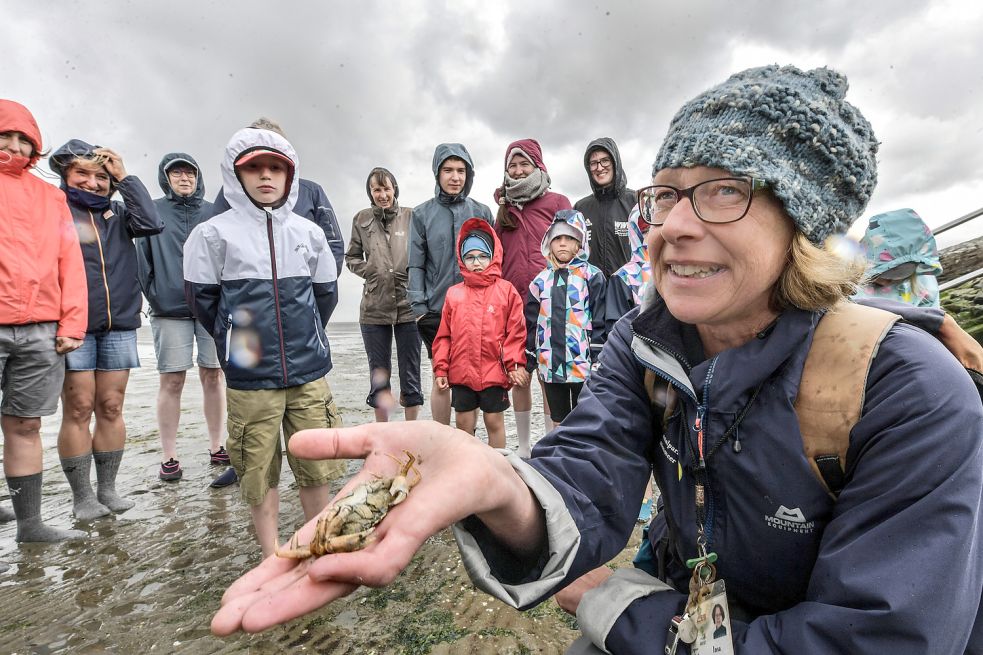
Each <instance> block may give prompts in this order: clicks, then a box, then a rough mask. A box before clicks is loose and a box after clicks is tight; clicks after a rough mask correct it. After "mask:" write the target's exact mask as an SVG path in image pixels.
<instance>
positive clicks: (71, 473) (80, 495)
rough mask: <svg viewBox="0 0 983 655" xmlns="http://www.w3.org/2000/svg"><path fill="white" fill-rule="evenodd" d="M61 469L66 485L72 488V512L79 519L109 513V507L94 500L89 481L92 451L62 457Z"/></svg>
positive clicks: (93, 517)
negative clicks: (76, 455) (66, 481)
mask: <svg viewBox="0 0 983 655" xmlns="http://www.w3.org/2000/svg"><path fill="white" fill-rule="evenodd" d="M61 470H62V471H64V472H65V477H66V478H67V479H68V486H70V487H71V488H72V514H74V515H75V518H77V519H79V520H80V521H91V520H92V519H97V518H99V517H100V516H106V515H108V514H110V511H109V508H108V507H106V506H105V505H103V504H102V503H100V502H99V501H98V500H96V494H95V492H93V491H92V483H90V482H89V473H90V471H91V470H92V453H86V454H84V455H79V456H78V457H62V458H61Z"/></svg>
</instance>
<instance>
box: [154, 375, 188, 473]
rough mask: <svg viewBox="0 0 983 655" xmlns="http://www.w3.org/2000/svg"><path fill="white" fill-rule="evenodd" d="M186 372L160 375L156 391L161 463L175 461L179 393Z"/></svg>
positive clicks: (179, 408)
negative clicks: (161, 453)
mask: <svg viewBox="0 0 983 655" xmlns="http://www.w3.org/2000/svg"><path fill="white" fill-rule="evenodd" d="M186 378H187V371H177V372H174V373H161V374H160V387H159V388H158V389H157V430H158V431H159V432H160V448H161V450H162V451H163V457H162V459H161V461H164V462H166V461H168V460H169V459H177V428H178V424H179V423H180V421H181V393H182V392H183V391H184V381H185V379H186Z"/></svg>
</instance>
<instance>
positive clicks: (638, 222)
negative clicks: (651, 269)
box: [628, 203, 651, 262]
mask: <svg viewBox="0 0 983 655" xmlns="http://www.w3.org/2000/svg"><path fill="white" fill-rule="evenodd" d="M646 228H648V229H651V228H649V227H648V224H647V223H645V221H643V220H642V214H641V212H640V211H639V210H638V203H635V206H634V207H632V208H631V212H629V214H628V244H629V245H630V246H631V261H633V262H644V261H645V260H646V259H648V252H647V249H646V248H645V230H646Z"/></svg>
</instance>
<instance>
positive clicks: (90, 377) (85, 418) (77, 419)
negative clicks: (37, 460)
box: [58, 371, 96, 459]
mask: <svg viewBox="0 0 983 655" xmlns="http://www.w3.org/2000/svg"><path fill="white" fill-rule="evenodd" d="M95 402H96V376H95V371H65V385H64V386H63V387H62V417H61V428H60V429H59V430H58V455H59V456H60V457H62V458H64V459H67V458H69V457H78V456H79V455H85V454H86V453H91V452H92V433H91V432H90V431H89V422H90V421H91V419H92V411H93V408H94V407H95Z"/></svg>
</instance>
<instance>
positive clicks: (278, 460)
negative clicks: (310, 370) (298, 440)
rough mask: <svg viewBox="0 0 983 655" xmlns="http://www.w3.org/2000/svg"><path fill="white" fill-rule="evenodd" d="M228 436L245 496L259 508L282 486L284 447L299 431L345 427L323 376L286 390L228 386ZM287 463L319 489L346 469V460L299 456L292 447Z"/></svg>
mask: <svg viewBox="0 0 983 655" xmlns="http://www.w3.org/2000/svg"><path fill="white" fill-rule="evenodd" d="M226 399H227V407H228V430H229V436H228V438H227V439H226V441H225V448H226V450H227V451H228V453H229V459H230V460H231V462H232V467H233V468H234V469H235V472H236V474H237V475H238V476H239V490H240V493H241V495H242V499H243V500H244V501H245V502H246V503H247V504H248V505H250V506H256V505H259V504H260V503H262V502H263V499H264V498H266V492H267V491H269V490H270V489H274V488H276V487H277V486H279V484H280V467H281V464H282V461H283V448H282V447H281V444H280V428H281V427H282V428H283V436H284V441H285V445H289V444H290V437H292V436H293V435H294V433H295V432H297V431H298V430H306V429H310V428H338V427H341V416H340V415H339V414H338V409H337V407H335V404H334V398H333V397H332V396H331V389H330V388H329V387H328V383H327V382H326V381H325V380H324V379H320V380H314V381H313V382H308V383H307V384H301V385H298V386H295V387H288V388H286V389H255V390H240V389H228V390H227V392H226ZM287 464H288V465H289V466H290V470H291V471H293V473H294V478H295V479H296V480H297V484H298V485H299V486H301V487H317V486H320V485H323V484H327V483H328V482H330V481H331V480H333V479H336V478H339V477H341V476H342V475H344V474H345V473H346V471H347V463H346V461H345V460H331V459H326V460H310V459H300V458H297V457H294V456H293V455H292V454H290V451H289V449H288V450H287Z"/></svg>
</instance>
